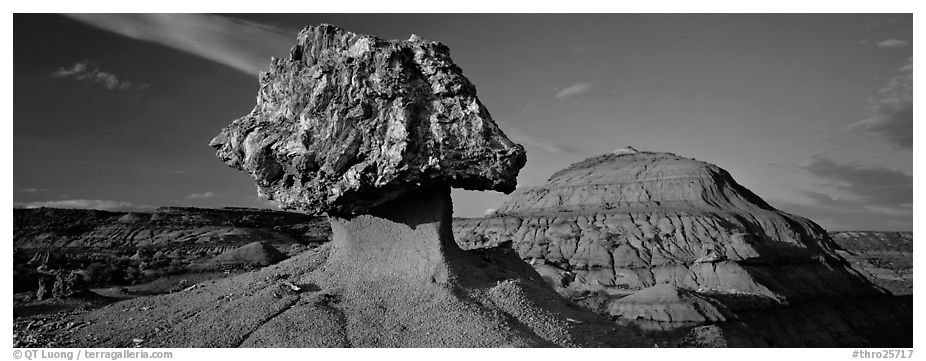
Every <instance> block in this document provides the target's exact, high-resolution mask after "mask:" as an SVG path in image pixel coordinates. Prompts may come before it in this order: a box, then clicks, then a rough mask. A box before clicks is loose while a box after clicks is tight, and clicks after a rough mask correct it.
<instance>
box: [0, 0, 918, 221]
mask: <svg viewBox="0 0 926 361" xmlns="http://www.w3.org/2000/svg"><path fill="white" fill-rule="evenodd" d="M912 21H913V18H912V15H910V14H815V15H805V14H334V15H326V14H254V15H249V14H227V15H207V14H167V15H163V14H162V15H158V14H79V15H57V14H15V15H14V16H13V122H12V123H13V171H14V173H13V187H14V189H13V202H14V206H22V207H36V206H53V207H77V208H96V209H104V210H145V209H151V208H155V207H160V206H195V207H225V206H240V207H260V208H269V207H274V205H273V204H272V203H270V202H266V201H263V200H261V199H259V198H258V197H257V192H256V188H255V186H254V184H253V181H252V180H251V179H250V178H249V176H248V175H247V174H245V173H243V172H240V171H237V170H234V169H231V168H228V167H227V166H225V165H224V164H223V163H222V162H221V161H219V160H218V159H217V158H216V157H215V154H214V151H213V149H212V148H210V147H209V145H208V143H209V141H210V140H211V139H212V138H213V137H214V136H215V135H216V134H217V133H218V131H219V130H220V129H221V128H222V127H223V126H225V125H226V124H228V123H230V122H231V121H232V120H234V119H236V118H238V117H241V116H243V115H245V114H247V113H248V112H250V110H251V109H252V108H253V107H254V103H255V101H254V99H255V95H256V92H257V89H258V83H257V76H258V73H259V72H260V71H263V70H265V69H267V68H268V66H269V62H270V58H271V57H283V56H287V55H288V52H289V48H290V46H291V45H292V43H293V42H294V39H295V35H296V33H297V32H298V31H299V30H300V29H301V28H302V27H304V26H306V25H316V24H319V23H330V24H334V25H338V26H341V27H343V28H345V29H347V30H350V31H354V32H358V33H366V34H373V35H376V36H379V37H381V38H387V39H407V38H408V37H409V36H410V35H411V34H417V35H419V36H421V37H423V38H425V39H428V40H434V41H440V42H442V43H444V44H447V45H448V46H449V47H450V49H451V56H452V58H453V60H454V62H455V63H456V64H457V65H459V66H460V67H461V68H462V69H463V72H464V74H465V75H466V76H467V77H468V78H469V79H470V80H471V81H472V82H473V83H474V84H475V85H476V87H477V89H478V94H479V98H480V100H481V101H482V102H483V103H484V104H485V105H486V107H488V109H489V111H490V113H491V114H492V116H493V118H494V119H495V121H496V122H497V123H498V124H499V125H500V127H501V128H502V129H503V130H504V131H505V132H506V134H508V136H509V137H510V138H512V140H514V141H515V142H518V143H520V144H522V145H524V146H525V148H526V149H527V157H528V161H527V165H526V166H525V167H524V169H523V170H522V171H521V173H520V175H519V177H518V182H519V184H520V185H523V186H535V185H540V184H543V183H544V182H545V180H546V179H547V178H549V176H550V175H552V174H553V172H555V171H557V170H559V169H562V168H565V167H567V166H569V165H570V164H572V163H574V162H578V161H581V160H583V159H585V158H588V157H591V156H595V155H598V154H603V153H607V152H611V151H613V150H615V149H618V148H622V147H624V146H627V145H631V146H633V147H635V148H637V149H640V150H646V151H665V152H672V153H676V154H679V155H682V156H687V157H692V158H695V159H698V160H702V161H706V162H709V163H713V164H716V165H718V166H720V167H722V168H724V169H726V170H728V171H729V172H730V173H731V174H732V175H733V177H734V178H735V179H736V180H737V181H738V182H739V183H741V184H743V185H744V186H746V187H747V188H749V189H751V190H752V191H754V192H755V193H756V194H758V195H759V196H761V197H763V198H764V199H765V200H766V201H768V202H769V203H770V204H772V205H773V206H775V207H777V208H779V209H781V210H784V211H787V212H792V213H795V214H798V215H801V216H805V217H808V218H810V219H812V220H814V221H816V222H817V223H819V224H821V225H822V226H823V227H825V228H827V229H828V230H898V231H909V230H912V223H913V214H912V213H913V176H912V175H913V151H912V147H913V135H912V134H913V98H912V74H913V64H912V54H913V42H912V40H913V39H912V34H913V31H912ZM453 197H454V212H455V215H456V216H461V217H477V216H481V215H482V214H484V213H485V212H486V211H487V210H491V209H494V208H497V207H498V206H499V205H500V204H501V203H502V202H504V201H505V199H506V197H507V196H506V195H504V194H501V193H497V192H470V191H458V190H455V191H454V193H453Z"/></svg>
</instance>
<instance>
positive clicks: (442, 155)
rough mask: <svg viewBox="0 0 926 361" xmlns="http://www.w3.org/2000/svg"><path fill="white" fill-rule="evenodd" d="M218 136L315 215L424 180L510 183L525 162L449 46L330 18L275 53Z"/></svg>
mask: <svg viewBox="0 0 926 361" xmlns="http://www.w3.org/2000/svg"><path fill="white" fill-rule="evenodd" d="M210 145H212V146H213V147H215V148H217V149H218V151H217V155H218V156H219V158H221V159H222V160H223V161H224V162H225V163H227V164H228V165H229V166H231V167H234V168H236V169H240V170H243V171H246V172H247V173H248V174H250V175H251V177H252V178H254V181H255V182H256V183H257V189H258V194H259V195H260V196H261V197H264V198H266V199H268V200H273V201H276V202H277V203H278V204H280V205H281V206H282V207H284V208H287V209H296V210H299V211H302V212H306V213H316V214H317V213H323V212H330V213H334V214H360V213H365V212H366V211H369V210H370V209H372V208H373V207H375V206H377V205H380V204H382V203H384V202H386V201H389V200H392V199H395V198H396V197H398V196H399V195H400V194H401V193H402V192H404V191H405V190H407V189H410V188H415V187H419V186H430V185H438V184H441V185H443V184H446V185H450V186H452V187H457V188H465V189H470V190H496V191H501V192H506V193H507V192H511V191H512V190H514V188H515V185H516V177H517V174H518V170H519V169H520V168H521V167H523V166H524V163H525V161H526V158H525V153H524V148H523V147H522V146H520V145H517V144H514V143H513V142H511V141H510V140H509V139H508V138H507V137H506V136H505V134H504V133H503V132H502V131H501V130H500V129H499V128H498V126H497V125H496V124H495V122H494V121H493V120H492V117H491V115H489V111H488V110H487V109H486V107H485V106H484V105H482V103H481V102H480V101H479V98H477V97H476V87H475V86H473V84H472V83H470V81H469V80H468V79H466V77H465V76H463V71H462V70H461V69H460V68H459V67H458V66H457V65H456V64H454V63H453V61H452V60H451V59H450V50H449V49H448V48H447V46H445V45H443V44H441V43H437V42H431V41H426V40H423V39H421V38H419V37H416V36H412V37H411V38H410V39H408V40H383V39H379V38H377V37H374V36H371V35H362V34H355V33H352V32H348V31H345V30H343V29H341V28H338V27H335V26H332V25H324V24H323V25H320V26H310V27H307V28H305V29H304V30H303V31H302V32H300V33H299V36H298V38H297V40H296V45H295V46H294V47H293V48H292V51H291V52H290V56H289V57H288V58H285V59H273V60H272V61H271V65H270V70H269V71H268V72H266V73H262V74H261V76H260V90H259V91H258V95H257V105H256V106H255V107H254V109H253V110H252V111H251V113H249V114H248V115H246V116H244V117H242V118H240V119H238V120H235V121H234V122H232V123H231V124H230V125H228V126H227V127H225V128H224V129H222V131H221V133H220V134H219V135H218V136H216V137H215V139H213V140H212V142H211V143H210Z"/></svg>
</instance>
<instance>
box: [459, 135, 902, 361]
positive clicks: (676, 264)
mask: <svg viewBox="0 0 926 361" xmlns="http://www.w3.org/2000/svg"><path fill="white" fill-rule="evenodd" d="M454 233H455V234H456V238H457V241H458V242H459V243H460V244H461V246H462V247H463V248H464V249H472V248H479V247H484V246H495V245H499V244H506V243H507V242H511V247H513V248H514V249H515V250H516V251H517V252H518V254H519V255H520V256H521V257H522V258H524V259H525V260H528V261H529V262H530V263H531V264H532V265H534V267H535V268H536V269H537V270H538V272H539V273H540V274H541V275H543V276H544V278H545V279H547V280H548V282H550V283H551V284H552V285H553V286H554V287H556V288H557V290H558V291H559V292H560V293H561V294H563V295H564V296H567V297H571V298H573V299H576V300H578V301H579V302H581V303H583V304H584V305H585V306H586V307H589V308H591V309H593V310H596V311H598V312H600V313H605V314H609V315H611V316H612V317H614V319H615V320H616V321H618V323H622V324H632V325H636V326H638V327H640V328H642V329H645V330H653V331H673V330H675V329H684V328H687V327H689V326H691V325H692V324H704V323H714V322H725V321H728V322H727V323H728V324H739V323H736V322H739V321H731V320H741V319H753V320H755V319H765V317H767V316H768V315H769V314H770V313H769V312H772V311H770V310H784V309H786V308H783V307H786V306H795V305H800V304H804V303H812V302H817V303H819V302H823V301H821V300H839V299H847V298H871V297H881V296H883V295H884V294H885V293H884V291H883V290H882V289H880V288H879V287H877V286H874V285H873V284H871V283H870V282H869V281H868V280H866V279H865V278H864V277H862V276H860V275H859V273H858V272H856V271H855V270H853V269H852V268H851V267H850V265H849V263H848V262H846V261H845V259H843V258H842V257H840V255H839V252H837V249H838V246H837V245H836V244H835V243H834V242H833V241H832V239H830V237H829V236H828V235H827V233H826V232H825V231H824V230H823V229H822V228H821V227H820V226H818V225H817V224H815V223H813V222H812V221H810V220H808V219H805V218H802V217H798V216H795V215H791V214H788V213H785V212H782V211H779V210H777V209H775V208H774V207H772V206H770V205H769V204H768V203H766V202H765V201H763V200H762V199H761V198H760V197H758V196H757V195H755V194H754V193H752V192H751V191H749V190H748V189H746V188H744V187H743V186H741V185H739V184H738V183H736V181H734V180H733V178H732V177H731V176H730V174H729V173H728V172H726V171H724V170H723V169H720V168H719V167H717V166H714V165H711V164H707V163H704V162H700V161H697V160H694V159H689V158H685V157H680V156H677V155H674V154H669V153H651V152H638V151H636V150H633V149H622V150H620V151H617V152H614V153H612V154H605V155H601V156H596V157H592V158H589V159H587V160H584V161H582V162H579V163H576V164H573V165H572V166H570V167H568V168H566V169H564V170H561V171H559V172H556V173H555V174H554V175H553V176H551V177H550V179H549V181H548V182H547V183H546V184H544V185H542V186H539V187H529V188H524V189H521V190H519V191H518V192H516V193H515V194H514V195H513V196H512V197H511V199H510V200H509V201H508V202H506V203H505V204H504V205H503V206H502V207H500V208H499V209H498V210H497V212H496V213H495V215H493V216H492V217H488V218H482V219H471V220H457V221H456V222H455V223H454ZM885 302H887V303H891V302H892V301H891V302H888V301H885ZM904 305H905V304H904V303H903V302H901V303H900V304H893V303H892V304H891V305H889V306H886V307H889V308H892V307H893V308H892V310H893V309H894V308H896V309H897V310H898V313H897V314H901V315H902V314H903V313H904V312H905V311H904V307H906V306H904ZM821 308H829V309H833V308H834V307H829V306H827V307H821ZM756 312H759V314H757V313H756ZM775 312H777V311H775ZM891 312H893V311H891ZM889 313H890V312H889ZM891 314H892V315H893V314H894V313H891ZM774 318H775V317H768V320H766V321H762V322H768V323H769V324H771V323H774V321H769V320H771V319H774ZM895 319H896V318H891V320H895ZM826 320H827V322H823V323H822V324H826V325H827V326H828V327H829V329H830V331H832V332H844V333H846V334H853V335H855V336H857V337H846V338H843V339H842V340H840V341H838V342H837V343H830V344H827V343H826V342H823V343H822V344H821V343H815V342H819V340H820V339H821V338H820V337H817V336H808V338H807V339H806V340H802V339H800V338H798V339H797V340H795V339H777V340H776V339H775V334H776V332H778V333H780V332H781V330H782V329H785V328H784V327H779V328H778V329H777V331H774V330H773V331H769V332H772V334H771V336H769V335H768V334H763V333H762V332H764V331H761V330H757V329H755V327H754V326H755V325H748V326H750V327H748V328H744V327H738V328H737V329H736V330H735V331H729V332H726V333H725V334H726V335H727V336H729V337H733V338H737V337H739V338H738V341H737V340H733V339H731V340H728V342H727V344H728V345H732V346H736V345H753V346H754V345H770V346H807V345H830V346H835V345H840V346H849V345H861V344H866V342H870V341H871V340H869V339H865V338H864V337H861V336H858V333H857V332H854V330H853V326H852V325H849V324H847V323H846V322H843V320H842V318H841V317H840V316H839V315H830V316H827V317H826ZM755 322H758V321H754V323H755ZM762 322H759V323H762ZM885 322H887V321H885ZM899 324H900V325H901V327H898V328H896V329H895V330H903V329H904V328H903V325H904V324H906V325H910V324H912V318H910V319H909V320H901V321H900V323H899ZM805 326H806V325H805ZM792 327H794V328H796V329H797V330H798V331H801V332H807V331H806V330H811V329H815V327H809V326H808V327H804V326H792ZM789 329H790V327H789ZM744 330H748V331H744ZM906 330H909V328H908V329H906ZM830 331H828V332H830ZM731 333H732V334H731ZM899 333H900V335H901V337H900V338H899V340H906V339H912V338H911V337H912V334H909V335H906V334H904V332H903V331H899ZM893 334H897V332H894V333H893ZM760 335H761V336H760ZM814 337H816V339H814ZM900 343H903V342H902V341H901V342H900ZM869 344H870V343H869Z"/></svg>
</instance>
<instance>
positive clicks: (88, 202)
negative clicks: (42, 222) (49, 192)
mask: <svg viewBox="0 0 926 361" xmlns="http://www.w3.org/2000/svg"><path fill="white" fill-rule="evenodd" d="M13 206H15V207H21V208H41V207H49V208H81V209H99V210H104V211H128V210H141V209H151V208H153V207H151V206H147V205H136V204H133V203H130V202H122V201H112V200H103V199H66V200H59V201H43V202H20V203H14V204H13Z"/></svg>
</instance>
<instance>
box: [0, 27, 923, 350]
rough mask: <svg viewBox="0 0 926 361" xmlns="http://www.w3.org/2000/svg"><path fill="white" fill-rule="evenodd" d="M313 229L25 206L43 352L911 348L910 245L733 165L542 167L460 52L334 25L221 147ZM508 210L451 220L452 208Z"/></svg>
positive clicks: (34, 315) (23, 231) (300, 45)
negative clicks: (814, 217) (455, 57)
mask: <svg viewBox="0 0 926 361" xmlns="http://www.w3.org/2000/svg"><path fill="white" fill-rule="evenodd" d="M210 146H212V147H213V148H215V150H216V155H217V156H218V158H219V159H220V160H221V161H222V162H224V163H225V164H227V165H229V166H231V167H233V168H235V169H238V170H241V171H242V172H245V173H247V174H248V176H250V177H251V178H252V179H253V180H254V182H255V184H256V185H257V190H258V194H259V195H260V196H261V197H263V198H265V199H268V200H272V201H275V202H277V203H278V204H279V205H280V206H281V207H282V208H284V209H287V210H292V211H295V212H293V213H290V212H279V211H260V210H245V209H222V210H202V209H189V208H165V209H159V210H157V211H154V212H149V213H144V212H137V213H124V212H102V211H89V210H56V209H33V210H25V209H17V210H15V211H14V249H15V252H14V255H15V257H16V259H15V260H14V271H15V274H14V289H15V290H17V291H21V292H18V293H17V294H16V295H15V298H16V299H15V303H14V318H15V319H14V344H16V345H19V346H24V347H34V346H57V347H132V346H137V347H665V346H669V347H755V346H762V347H765V346H771V347H912V338H913V337H912V336H913V332H912V323H913V316H912V314H913V306H912V234H909V233H884V232H838V233H828V232H827V231H826V230H824V229H823V228H821V227H820V226H819V225H817V224H816V223H814V222H813V221H811V220H808V219H805V218H801V217H799V216H796V215H791V214H788V213H785V212H782V211H779V210H777V209H775V208H774V207H772V206H771V205H769V204H768V203H766V202H765V201H763V200H762V199H761V198H760V197H759V196H758V195H756V194H754V193H752V192H751V191H749V190H748V189H746V188H744V187H743V186H741V185H739V184H738V183H736V181H735V180H734V179H733V177H732V176H731V175H730V174H729V173H728V172H726V171H724V170H723V169H720V168H718V167H716V166H714V165H711V164H709V163H705V162H701V161H697V160H694V159H689V158H685V157H681V156H677V155H674V154H669V153H655V152H643V151H637V150H635V149H633V148H630V147H628V148H624V149H619V150H617V151H615V152H613V153H611V154H604V155H600V156H596V157H592V158H589V159H586V160H584V161H581V162H578V163H576V164H573V165H572V166H570V167H568V168H566V169H564V170H561V171H559V172H557V173H555V174H553V175H552V176H551V177H550V179H549V181H548V182H547V183H546V184H544V185H542V186H538V187H522V188H518V189H517V190H516V185H517V174H518V172H519V170H520V169H521V168H522V167H523V166H524V164H525V162H526V161H527V155H526V153H525V151H524V148H523V147H521V146H520V145H518V144H515V143H513V142H512V141H511V140H510V139H508V138H507V136H506V135H505V134H504V132H503V130H502V129H501V128H499V127H498V125H497V124H496V123H495V121H494V120H493V119H492V117H491V115H490V113H489V111H488V110H487V109H486V107H485V106H484V105H483V104H482V103H481V102H480V101H479V99H478V97H477V95H476V88H475V86H474V85H473V84H472V83H471V82H470V81H469V80H468V79H467V78H466V77H465V76H463V72H462V70H461V69H460V68H459V67H458V66H457V65H455V64H454V63H453V61H452V60H451V58H450V54H449V49H448V48H447V47H446V46H445V45H443V44H440V43H437V42H432V41H427V40H424V39H421V38H419V37H417V36H412V37H411V38H409V39H408V40H384V39H379V38H376V37H373V36H369V35H362V34H355V33H352V32H349V31H346V30H344V29H341V28H338V27H335V26H331V25H324V24H323V25H320V26H311V27H307V28H305V29H304V30H303V31H302V32H300V33H299V35H298V37H297V40H296V44H295V45H294V46H293V48H292V50H291V52H290V54H289V56H288V57H286V58H283V59H273V60H272V61H271V66H270V70H269V71H268V72H265V73H262V74H261V76H260V90H259V91H258V96H257V104H256V105H255V107H254V109H253V110H252V111H251V113H249V114H247V115H245V116H243V117H241V118H239V119H236V120H234V121H232V122H231V123H230V124H229V125H228V126H226V127H225V128H223V129H222V130H221V131H220V132H219V134H218V135H217V136H216V137H215V139H213V140H212V142H210ZM452 187H455V188H464V189H470V190H493V191H500V192H506V193H508V192H512V191H514V193H512V195H511V196H510V198H509V200H508V201H507V202H506V203H505V204H504V205H503V206H502V207H500V208H499V209H498V210H497V212H496V213H495V214H493V215H491V216H488V217H485V218H480V219H454V218H453V205H452V201H451V198H450V189H451V188H452Z"/></svg>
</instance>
